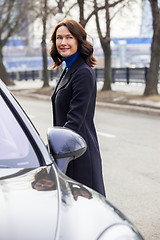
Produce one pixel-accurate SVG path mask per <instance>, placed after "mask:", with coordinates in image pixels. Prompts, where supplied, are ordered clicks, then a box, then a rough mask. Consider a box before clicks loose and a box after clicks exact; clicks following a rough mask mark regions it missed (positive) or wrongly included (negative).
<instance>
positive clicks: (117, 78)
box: [8, 67, 160, 84]
mask: <svg viewBox="0 0 160 240" xmlns="http://www.w3.org/2000/svg"><path fill="white" fill-rule="evenodd" d="M147 71H148V68H147V67H145V68H112V83H115V82H125V83H127V84H129V83H145V82H146V79H147ZM42 73H43V72H42V70H32V71H19V72H9V73H8V74H9V76H10V78H11V79H12V80H19V81H21V80H26V81H27V80H30V79H31V80H36V79H42ZM95 73H96V78H97V81H103V79H104V69H103V68H95ZM48 74H49V79H50V80H51V81H52V80H53V79H57V78H58V77H59V73H58V72H57V71H50V70H49V71H48ZM159 82H160V72H159Z"/></svg>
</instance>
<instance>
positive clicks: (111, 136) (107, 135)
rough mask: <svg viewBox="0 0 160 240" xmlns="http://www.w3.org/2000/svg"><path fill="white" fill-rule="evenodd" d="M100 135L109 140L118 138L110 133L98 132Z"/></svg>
mask: <svg viewBox="0 0 160 240" xmlns="http://www.w3.org/2000/svg"><path fill="white" fill-rule="evenodd" d="M97 133H98V135H100V136H102V137H107V138H116V136H115V135H113V134H109V133H102V132H97Z"/></svg>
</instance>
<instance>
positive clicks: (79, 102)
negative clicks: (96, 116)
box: [65, 68, 96, 132]
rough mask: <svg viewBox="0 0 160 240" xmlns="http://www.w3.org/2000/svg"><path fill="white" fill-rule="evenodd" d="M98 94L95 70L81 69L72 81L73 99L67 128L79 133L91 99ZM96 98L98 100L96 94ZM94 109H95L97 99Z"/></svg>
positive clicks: (66, 124)
mask: <svg viewBox="0 0 160 240" xmlns="http://www.w3.org/2000/svg"><path fill="white" fill-rule="evenodd" d="M95 92H96V78H95V74H94V71H93V69H89V68H84V69H79V70H78V71H77V72H76V73H75V74H74V76H73V79H72V98H71V101H70V110H69V112H68V114H67V122H66V123H65V127H67V128H70V129H72V130H74V131H76V132H79V129H80V128H81V126H82V124H83V123H84V121H85V117H86V115H87V112H88V111H89V106H90V104H91V98H92V96H93V94H94V93H95ZM94 95H95V98H96V94H94ZM91 107H92V108H95V99H94V101H93V105H92V106H91Z"/></svg>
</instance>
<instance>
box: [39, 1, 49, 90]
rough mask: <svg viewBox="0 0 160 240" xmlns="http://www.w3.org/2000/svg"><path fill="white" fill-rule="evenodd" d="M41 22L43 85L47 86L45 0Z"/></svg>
mask: <svg viewBox="0 0 160 240" xmlns="http://www.w3.org/2000/svg"><path fill="white" fill-rule="evenodd" d="M42 23H43V35H42V43H41V47H42V58H43V87H49V77H48V59H47V47H46V23H47V0H45V2H44V16H43V19H42Z"/></svg>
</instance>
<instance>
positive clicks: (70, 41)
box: [56, 26, 78, 57]
mask: <svg viewBox="0 0 160 240" xmlns="http://www.w3.org/2000/svg"><path fill="white" fill-rule="evenodd" d="M56 47H57V51H58V53H59V54H60V55H61V56H62V57H69V56H71V55H73V54H74V53H76V52H77V49H78V41H77V39H76V38H75V37H74V36H73V35H72V34H71V33H70V31H69V30H68V28H67V27H65V26H61V27H59V28H58V29H57V32H56Z"/></svg>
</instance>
